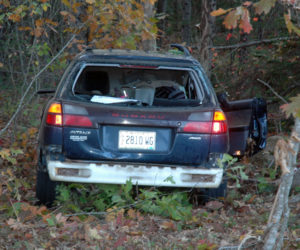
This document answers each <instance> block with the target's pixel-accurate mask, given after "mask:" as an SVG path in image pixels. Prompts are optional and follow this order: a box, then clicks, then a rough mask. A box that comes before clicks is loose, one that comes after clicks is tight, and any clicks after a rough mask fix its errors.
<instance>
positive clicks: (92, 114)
mask: <svg viewBox="0 0 300 250" xmlns="http://www.w3.org/2000/svg"><path fill="white" fill-rule="evenodd" d="M177 47H178V48H179V49H181V50H183V52H184V53H185V54H184V55H172V54H159V53H148V52H141V51H122V50H88V51H85V52H84V53H82V54H80V55H78V56H77V57H76V59H75V60H74V61H73V62H72V63H71V64H70V65H69V67H68V68H67V70H66V72H65V74H64V75H63V77H62V80H61V82H60V84H59V86H58V88H57V90H56V91H55V94H54V96H53V98H52V99H51V100H50V101H49V102H48V104H47V106H46V107H45V110H44V114H43V118H42V124H41V128H40V135H39V164H38V170H37V186H36V193H37V198H38V199H39V200H40V202H41V203H45V204H51V203H52V202H53V200H54V199H55V186H56V183H57V182H81V183H111V184H124V183H125V182H126V180H131V181H132V183H133V184H138V185H142V186H145V185H146V186H171V187H195V188H207V189H208V190H210V191H213V192H210V193H211V194H213V195H214V196H224V195H225V192H226V181H223V182H222V178H223V175H224V170H225V169H224V168H223V167H222V166H221V165H222V164H218V159H221V158H222V156H223V154H224V153H231V154H232V155H238V156H239V155H243V154H244V153H245V150H246V147H247V139H248V138H252V140H253V141H255V148H256V150H259V149H261V148H263V147H264V144H265V137H266V107H265V103H264V102H263V100H261V99H250V100H244V101H237V102H228V101H227V100H226V98H225V97H224V96H220V97H219V100H218V98H217V97H216V94H215V92H214V90H213V88H212V86H211V84H210V82H209V80H208V79H207V77H206V76H205V73H204V71H203V69H202V68H201V66H200V64H199V62H198V61H197V60H195V59H194V58H193V57H191V56H190V55H189V54H188V52H187V51H186V50H185V48H182V47H180V46H177ZM40 93H48V92H47V91H40ZM170 179H171V180H172V181H168V180H170Z"/></svg>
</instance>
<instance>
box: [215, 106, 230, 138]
mask: <svg viewBox="0 0 300 250" xmlns="http://www.w3.org/2000/svg"><path fill="white" fill-rule="evenodd" d="M226 132H227V123H226V117H225V115H224V113H223V112H222V111H215V113H214V120H213V124H212V133H213V134H223V133H226Z"/></svg>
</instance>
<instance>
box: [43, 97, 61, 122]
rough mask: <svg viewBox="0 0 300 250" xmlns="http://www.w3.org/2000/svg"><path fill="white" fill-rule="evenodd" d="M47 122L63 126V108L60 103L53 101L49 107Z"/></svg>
mask: <svg viewBox="0 0 300 250" xmlns="http://www.w3.org/2000/svg"><path fill="white" fill-rule="evenodd" d="M46 123H47V124H48V125H54V126H62V108H61V104H60V103H56V102H55V103H52V104H51V105H50V107H49V109H48V114H47V119H46Z"/></svg>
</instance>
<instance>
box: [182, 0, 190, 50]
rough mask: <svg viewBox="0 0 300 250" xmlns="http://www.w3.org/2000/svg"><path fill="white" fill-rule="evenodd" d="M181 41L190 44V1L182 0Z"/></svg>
mask: <svg viewBox="0 0 300 250" xmlns="http://www.w3.org/2000/svg"><path fill="white" fill-rule="evenodd" d="M182 10H183V13H182V40H183V41H184V42H186V44H187V45H190V44H191V36H192V34H191V15H192V0H182Z"/></svg>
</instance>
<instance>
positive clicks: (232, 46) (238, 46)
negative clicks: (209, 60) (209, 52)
mask: <svg viewBox="0 0 300 250" xmlns="http://www.w3.org/2000/svg"><path fill="white" fill-rule="evenodd" d="M298 39H299V37H275V38H271V39H262V40H254V41H250V42H247V43H238V44H233V45H224V46H213V47H211V49H215V50H222V49H223V50H226V49H237V48H245V47H251V46H255V45H259V44H264V43H274V42H278V41H287V40H298Z"/></svg>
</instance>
